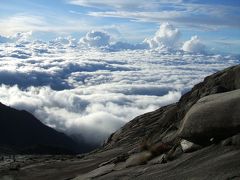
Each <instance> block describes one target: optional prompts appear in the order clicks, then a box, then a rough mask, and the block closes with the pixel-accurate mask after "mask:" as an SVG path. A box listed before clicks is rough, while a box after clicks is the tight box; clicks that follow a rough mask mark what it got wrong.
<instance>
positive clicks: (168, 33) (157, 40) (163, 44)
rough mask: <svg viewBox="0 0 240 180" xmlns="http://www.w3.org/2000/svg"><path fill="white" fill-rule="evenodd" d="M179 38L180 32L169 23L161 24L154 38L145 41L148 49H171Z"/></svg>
mask: <svg viewBox="0 0 240 180" xmlns="http://www.w3.org/2000/svg"><path fill="white" fill-rule="evenodd" d="M179 37H180V31H179V30H178V29H177V28H175V27H174V26H173V25H171V24H169V23H162V24H161V26H160V28H159V30H158V31H157V32H156V33H155V36H154V37H153V38H151V39H146V40H145V42H146V43H148V44H149V46H150V48H160V49H162V48H173V47H175V46H176V44H177V42H178V39H179Z"/></svg>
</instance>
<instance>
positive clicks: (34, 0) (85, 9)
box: [0, 0, 240, 54]
mask: <svg viewBox="0 0 240 180" xmlns="http://www.w3.org/2000/svg"><path fill="white" fill-rule="evenodd" d="M163 22H169V23H170V24H172V25H174V26H175V27H177V28H178V29H179V30H180V31H181V39H182V40H183V41H185V40H188V39H190V37H191V36H193V35H198V36H199V38H200V39H201V40H202V41H203V42H204V43H205V44H207V45H208V46H209V47H212V48H214V49H215V50H216V51H221V52H227V53H234V54H239V49H240V1H239V0H228V1H226V0H211V1H205V0H201V1H197V0H187V1H186V0H147V1H146V0H131V1H130V0H128V1H127V0H121V1H120V0H119V1H116V0H115V1H114V0H105V1H102V0H51V1H50V0H31V1H30V0H1V1H0V34H1V35H12V34H14V33H16V32H25V31H32V32H33V37H34V38H38V39H43V40H48V39H52V38H55V37H58V36H68V35H72V36H74V37H76V38H80V37H82V36H83V35H85V34H86V32H88V31H90V30H104V31H106V32H108V33H109V34H111V35H112V37H113V38H114V39H115V40H121V41H126V42H131V43H137V42H141V41H143V40H144V39H145V38H148V37H152V36H153V35H154V33H155V32H156V31H157V30H158V28H159V25H160V24H161V23H163Z"/></svg>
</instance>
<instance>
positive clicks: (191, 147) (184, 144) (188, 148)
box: [180, 139, 201, 153]
mask: <svg viewBox="0 0 240 180" xmlns="http://www.w3.org/2000/svg"><path fill="white" fill-rule="evenodd" d="M180 144H181V148H182V151H183V152H185V153H187V152H193V151H196V150H198V149H201V146H199V145H197V144H194V143H193V142H190V141H187V140H185V139H183V140H182V141H181V142H180Z"/></svg>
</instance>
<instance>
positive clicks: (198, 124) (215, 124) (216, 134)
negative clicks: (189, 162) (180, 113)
mask: <svg viewBox="0 0 240 180" xmlns="http://www.w3.org/2000/svg"><path fill="white" fill-rule="evenodd" d="M182 122H183V123H182V126H181V128H180V129H179V136H180V137H181V138H183V139H186V140H188V141H191V142H194V143H196V144H209V143H211V141H210V140H214V141H218V140H222V139H224V138H227V137H229V136H232V135H234V134H236V133H238V132H240V90H239V89H238V90H234V91H230V92H226V93H219V94H214V95H210V96H206V97H203V98H201V99H200V100H199V101H197V103H196V104H195V105H193V106H192V108H191V109H190V110H189V111H188V112H187V114H186V115H185V117H184V119H183V121H182Z"/></svg>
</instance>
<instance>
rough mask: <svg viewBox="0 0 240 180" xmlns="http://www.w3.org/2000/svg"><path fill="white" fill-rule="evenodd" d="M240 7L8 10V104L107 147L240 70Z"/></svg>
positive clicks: (3, 0) (1, 20)
mask: <svg viewBox="0 0 240 180" xmlns="http://www.w3.org/2000/svg"><path fill="white" fill-rule="evenodd" d="M239 2H240V1H239V0H236V1H234V0H232V1H230V0H228V1H222V0H212V1H196V0H189V1H185V0H158V1H157V0H148V1H143V0H132V1H126V0H121V1H111V0H105V1H98V0H58V1H57V0H51V1H50V0H41V1H40V0H39V1H37V0H31V1H30V0H0V102H1V103H3V104H6V105H8V106H11V107H14V108H16V109H19V110H27V111H28V112H30V113H32V114H33V115H34V116H36V117H37V118H38V119H39V120H40V121H41V122H43V123H44V124H46V125H48V126H50V127H53V128H55V129H57V130H59V131H62V132H65V133H67V134H69V135H72V134H77V135H78V136H80V137H82V138H83V139H84V140H85V141H87V142H90V143H92V144H101V143H103V141H104V140H105V139H106V138H107V137H108V136H109V135H110V134H111V133H113V132H114V131H116V130H118V129H119V128H121V127H122V126H123V125H124V124H126V123H127V122H129V121H130V120H131V119H133V118H134V117H136V116H138V115H141V114H143V113H146V112H149V111H153V110H156V109H157V108H159V107H161V106H164V105H168V104H170V103H174V102H177V101H178V100H179V98H180V97H181V96H182V95H183V94H184V93H186V92H188V91H189V90H190V89H191V88H192V87H193V86H194V85H195V84H197V83H199V82H201V81H202V80H203V79H204V78H205V77H206V76H208V75H210V74H212V73H214V72H217V71H219V70H222V69H224V68H226V67H229V66H233V65H236V64H240V54H239V49H240V32H239V29H240V19H239V17H240V13H239V11H240V8H239Z"/></svg>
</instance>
